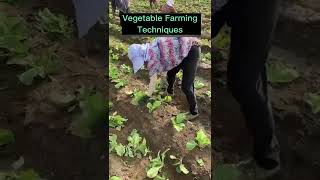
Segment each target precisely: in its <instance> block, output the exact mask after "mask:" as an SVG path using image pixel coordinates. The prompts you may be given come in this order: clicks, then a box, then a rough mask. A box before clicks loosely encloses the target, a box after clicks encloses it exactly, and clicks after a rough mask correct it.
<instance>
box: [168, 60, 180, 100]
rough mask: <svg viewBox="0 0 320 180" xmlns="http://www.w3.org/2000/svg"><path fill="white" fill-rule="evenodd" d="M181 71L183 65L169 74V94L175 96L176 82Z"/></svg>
mask: <svg viewBox="0 0 320 180" xmlns="http://www.w3.org/2000/svg"><path fill="white" fill-rule="evenodd" d="M180 69H181V64H179V65H178V66H176V67H175V68H173V69H171V70H170V71H168V72H167V81H168V87H167V92H168V93H169V94H173V87H174V82H175V81H176V75H177V73H178V72H179V71H180Z"/></svg>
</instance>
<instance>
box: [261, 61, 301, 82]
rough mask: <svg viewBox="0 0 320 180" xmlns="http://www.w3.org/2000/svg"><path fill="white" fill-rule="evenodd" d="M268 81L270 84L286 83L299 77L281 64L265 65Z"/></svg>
mask: <svg viewBox="0 0 320 180" xmlns="http://www.w3.org/2000/svg"><path fill="white" fill-rule="evenodd" d="M267 75H268V81H269V82H271V83H288V82H291V81H293V80H295V79H297V78H298V77H299V73H298V72H297V71H296V70H294V69H293V68H290V67H289V66H287V65H285V64H284V63H282V62H279V61H277V62H271V63H268V64H267Z"/></svg>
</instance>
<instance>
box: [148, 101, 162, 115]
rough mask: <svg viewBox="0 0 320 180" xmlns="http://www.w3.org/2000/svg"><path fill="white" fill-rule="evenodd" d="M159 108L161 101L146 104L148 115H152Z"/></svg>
mask: <svg viewBox="0 0 320 180" xmlns="http://www.w3.org/2000/svg"><path fill="white" fill-rule="evenodd" d="M160 106H161V101H158V100H155V101H153V102H148V104H147V108H148V109H149V113H152V112H153V111H155V110H156V109H158V108H159V107H160Z"/></svg>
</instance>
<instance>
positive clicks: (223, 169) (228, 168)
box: [213, 164, 241, 180]
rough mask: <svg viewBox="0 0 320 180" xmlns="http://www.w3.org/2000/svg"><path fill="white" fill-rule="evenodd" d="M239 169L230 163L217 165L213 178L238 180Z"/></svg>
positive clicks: (215, 179) (217, 179)
mask: <svg viewBox="0 0 320 180" xmlns="http://www.w3.org/2000/svg"><path fill="white" fill-rule="evenodd" d="M240 175H241V171H240V170H239V169H237V168H236V167H234V166H232V165H226V164H223V165H217V166H216V167H215V170H214V174H213V179H214V180H238V179H239V178H240Z"/></svg>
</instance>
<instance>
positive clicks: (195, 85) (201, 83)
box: [194, 80, 206, 89]
mask: <svg viewBox="0 0 320 180" xmlns="http://www.w3.org/2000/svg"><path fill="white" fill-rule="evenodd" d="M205 86H206V85H205V84H204V83H203V82H201V81H200V80H196V81H195V82H194V88H195V89H201V88H203V87H205Z"/></svg>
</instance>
